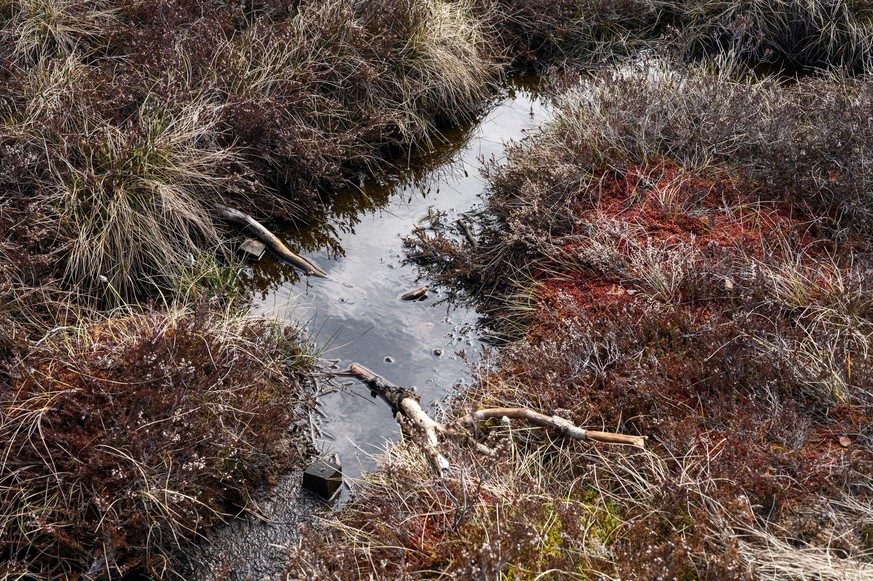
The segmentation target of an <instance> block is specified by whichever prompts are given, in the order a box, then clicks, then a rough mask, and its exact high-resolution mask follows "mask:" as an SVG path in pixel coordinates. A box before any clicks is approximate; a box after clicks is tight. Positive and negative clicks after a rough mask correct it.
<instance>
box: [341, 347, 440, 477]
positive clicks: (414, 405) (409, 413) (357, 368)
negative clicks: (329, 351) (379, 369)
mask: <svg viewBox="0 0 873 581" xmlns="http://www.w3.org/2000/svg"><path fill="white" fill-rule="evenodd" d="M349 373H350V374H352V375H354V376H355V377H357V378H358V379H360V380H361V381H363V382H364V383H366V384H367V386H369V388H370V389H372V390H373V391H375V392H376V393H377V394H379V397H381V398H382V399H383V400H385V401H386V402H387V403H388V405H390V406H391V409H393V410H396V411H399V412H401V413H402V414H403V415H405V416H406V417H407V418H409V419H410V420H411V421H412V423H413V424H414V425H415V427H417V428H418V429H419V430H420V431H421V432H422V433H423V434H424V438H425V442H424V451H425V453H426V454H427V456H428V458H429V459H430V462H431V464H432V465H433V467H434V468H435V469H436V470H437V471H438V472H440V473H442V472H444V471H446V470H448V469H449V461H448V460H447V459H446V457H445V456H443V455H442V453H441V452H440V451H439V448H438V447H439V443H440V442H439V437H438V436H437V434H438V433H443V432H445V431H446V428H445V427H444V426H443V425H442V424H440V423H438V422H435V421H434V420H432V419H431V418H430V416H428V415H427V413H426V412H425V411H424V410H423V409H421V404H419V403H418V398H417V397H415V395H414V394H413V393H412V392H411V391H410V390H408V389H405V388H402V387H400V386H397V385H394V384H393V383H391V382H390V381H388V380H387V379H385V378H384V377H382V376H381V375H377V374H375V373H373V372H372V371H370V370H369V369H367V368H366V367H364V366H363V365H360V364H359V363H352V365H351V367H349Z"/></svg>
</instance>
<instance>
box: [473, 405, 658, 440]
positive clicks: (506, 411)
mask: <svg viewBox="0 0 873 581" xmlns="http://www.w3.org/2000/svg"><path fill="white" fill-rule="evenodd" d="M504 417H506V418H510V419H517V420H527V421H529V422H530V423H532V424H536V425H538V426H543V427H546V428H553V429H555V430H557V431H558V432H559V433H560V434H561V435H562V436H567V437H568V438H573V439H574V440H591V441H594V442H605V443H607V444H627V445H630V446H636V447H637V448H645V446H646V437H645V436H629V435H626V434H615V433H612V432H597V431H595V430H586V429H583V428H580V427H578V426H576V425H574V424H573V422H571V421H570V420H566V419H564V418H562V417H560V416H547V415H545V414H541V413H539V412H535V411H533V410H530V409H527V408H489V409H484V410H479V411H477V412H474V413H472V414H469V415H467V416H464V417H463V418H461V423H462V424H465V425H472V424H474V423H477V422H482V421H485V420H488V419H491V418H504Z"/></svg>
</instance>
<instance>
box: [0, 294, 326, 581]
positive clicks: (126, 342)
mask: <svg viewBox="0 0 873 581" xmlns="http://www.w3.org/2000/svg"><path fill="white" fill-rule="evenodd" d="M306 363H307V360H306V356H305V355H304V354H303V353H302V352H301V350H300V339H299V337H298V336H297V335H296V332H295V331H294V330H292V329H283V328H281V327H279V326H278V325H273V324H263V323H262V322H259V321H254V320H251V319H244V318H236V317H228V316H223V315H221V314H220V313H216V312H215V311H214V310H213V308H211V307H209V306H208V305H205V304H204V305H201V306H199V307H197V308H196V309H195V310H188V309H177V310H170V311H169V312H165V313H160V312H142V313H138V312H133V311H129V312H127V313H121V314H115V315H113V316H110V317H106V318H105V319H104V320H102V321H99V322H95V323H93V324H90V325H87V326H83V327H65V328H57V329H54V330H53V331H51V332H49V333H48V334H47V335H46V336H45V337H44V338H43V339H42V340H41V341H40V342H39V343H38V344H36V345H35V346H33V347H32V348H31V349H30V350H29V351H28V352H27V353H26V354H24V355H22V356H20V357H19V358H17V359H16V360H15V361H14V362H13V363H12V364H11V365H8V366H7V367H6V368H5V369H4V375H3V377H4V381H3V382H0V386H2V387H0V406H2V407H0V435H2V440H3V442H4V446H3V448H2V455H0V533H2V534H0V557H2V559H0V560H2V562H3V565H2V566H0V572H2V575H3V576H4V578H6V577H10V578H18V577H27V578H32V577H36V578H60V577H65V576H73V577H75V576H78V575H85V576H88V577H94V578H97V577H116V576H120V575H122V574H123V573H125V572H128V571H131V570H140V571H145V572H148V574H150V575H153V576H156V577H157V576H165V575H168V574H170V573H171V571H172V568H173V566H174V563H176V559H177V558H178V555H179V550H180V549H184V548H185V547H186V546H188V544H189V543H191V542H192V541H193V540H194V539H196V538H197V536H198V535H200V534H201V532H202V531H203V530H204V529H205V528H206V527H207V526H208V525H210V524H212V523H214V522H216V521H218V520H219V519H222V518H225V517H226V516H227V515H228V514H229V513H231V514H232V513H234V512H236V511H238V510H240V509H241V508H242V507H244V506H245V505H246V504H247V502H248V496H249V493H250V492H251V491H253V490H254V489H255V488H256V487H257V486H259V485H262V484H263V483H265V482H267V481H269V480H270V479H271V478H273V477H275V476H276V474H277V472H278V471H280V470H281V469H282V468H283V467H287V466H288V465H292V464H293V463H295V462H297V461H299V459H300V458H301V457H302V456H303V455H304V454H305V450H304V449H295V448H294V447H295V446H297V447H299V446H301V445H302V444H300V443H299V442H300V441H301V438H299V437H295V436H294V435H293V434H289V432H288V426H289V425H291V424H292V422H294V421H295V420H298V419H300V418H304V419H305V417H306V410H307V409H308V406H309V403H308V401H307V396H306V395H305V394H304V391H305V390H303V389H302V388H301V387H300V385H299V373H300V370H301V368H302V367H303V366H304V365H305V364H306Z"/></svg>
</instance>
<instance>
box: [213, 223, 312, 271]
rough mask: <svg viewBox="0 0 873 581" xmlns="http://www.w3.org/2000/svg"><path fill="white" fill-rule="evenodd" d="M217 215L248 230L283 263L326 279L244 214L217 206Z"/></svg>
mask: <svg viewBox="0 0 873 581" xmlns="http://www.w3.org/2000/svg"><path fill="white" fill-rule="evenodd" d="M216 211H217V212H218V215H219V216H221V217H222V218H224V219H225V220H227V221H228V222H230V223H232V224H236V225H237V226H241V227H242V228H243V229H245V230H248V231H249V232H250V233H251V234H252V236H255V237H256V238H257V239H258V240H260V241H261V242H263V243H264V245H265V246H266V247H267V248H269V249H270V250H271V251H272V252H273V254H275V255H276V256H278V257H279V258H281V259H282V260H284V261H285V262H287V263H289V264H291V265H292V266H296V267H297V268H299V269H300V270H302V271H303V272H305V273H306V274H309V275H312V276H317V277H319V278H327V273H326V272H324V271H323V270H321V269H320V268H318V267H317V266H315V265H314V264H312V263H311V262H310V261H309V260H307V259H305V258H303V257H302V256H300V255H297V254H294V253H293V252H291V250H289V249H288V247H287V246H285V243H284V242H282V241H281V240H279V238H278V237H277V236H276V235H275V234H273V233H272V232H270V231H269V230H268V229H267V228H266V227H265V226H264V225H263V224H261V223H260V222H258V221H257V220H255V219H254V218H252V217H251V216H249V215H248V214H246V213H245V212H241V211H239V210H235V209H233V208H227V207H224V206H219V207H218V208H216Z"/></svg>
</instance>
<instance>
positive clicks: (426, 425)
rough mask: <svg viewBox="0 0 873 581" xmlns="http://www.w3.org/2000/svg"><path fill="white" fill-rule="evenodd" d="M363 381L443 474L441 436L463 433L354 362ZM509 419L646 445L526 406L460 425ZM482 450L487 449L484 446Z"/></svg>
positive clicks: (480, 414) (475, 416) (481, 414)
mask: <svg viewBox="0 0 873 581" xmlns="http://www.w3.org/2000/svg"><path fill="white" fill-rule="evenodd" d="M347 373H348V374H349V375H353V376H355V377H357V378H358V379H360V380H361V381H363V382H364V383H366V384H367V386H369V388H370V389H372V390H373V391H374V392H375V393H376V394H378V395H379V397H381V398H382V399H383V400H385V402H386V403H388V405H390V406H391V409H393V410H394V411H395V412H399V413H402V414H403V415H405V416H406V417H407V418H408V419H409V420H410V421H411V422H412V424H413V425H414V426H415V427H416V428H418V430H419V431H420V432H421V434H422V435H423V436H424V450H425V453H426V454H427V456H428V458H429V459H430V461H431V464H432V465H433V467H434V468H435V469H436V470H437V471H438V472H440V473H442V472H444V471H445V470H447V469H448V467H449V461H448V460H447V459H446V457H445V456H443V454H442V453H441V452H440V450H439V436H441V435H442V436H452V437H458V436H460V435H462V433H461V432H459V431H458V430H456V429H453V428H452V427H448V426H445V425H444V424H441V423H439V422H436V421H434V420H433V419H432V418H431V417H430V416H428V415H427V412H425V411H424V410H423V409H422V408H421V405H420V404H419V402H418V397H416V396H415V394H413V393H412V391H410V390H408V389H406V388H403V387H400V386H397V385H394V384H393V383H391V382H390V381H388V380H387V379H385V378H384V377H382V376H380V375H377V374H376V373H374V372H373V371H371V370H369V369H367V368H366V367H364V366H363V365H361V364H359V363H352V365H351V367H349V370H348V372H347ZM504 417H505V418H510V419H518V420H526V421H528V422H530V423H532V424H535V425H538V426H543V427H546V428H552V429H554V430H557V431H558V433H559V434H561V435H562V436H566V437H568V438H573V439H576V440H591V441H594V442H604V443H607V444H626V445H630V446H636V447H637V448H644V447H645V444H646V437H645V436H630V435H626V434H616V433H613V432H598V431H595V430H586V429H583V428H580V427H578V426H576V425H574V424H573V422H571V421H569V420H567V419H564V418H562V417H560V416H547V415H545V414H541V413H539V412H535V411H533V410H531V409H527V408H488V409H483V410H479V411H477V412H474V413H472V414H469V415H466V416H464V417H463V418H461V420H460V421H459V422H458V424H460V425H461V426H464V427H466V428H468V429H472V428H473V427H474V426H475V425H476V424H478V423H479V422H483V421H486V420H489V419H492V418H504ZM480 449H482V450H487V448H484V447H483V446H480Z"/></svg>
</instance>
